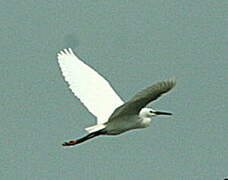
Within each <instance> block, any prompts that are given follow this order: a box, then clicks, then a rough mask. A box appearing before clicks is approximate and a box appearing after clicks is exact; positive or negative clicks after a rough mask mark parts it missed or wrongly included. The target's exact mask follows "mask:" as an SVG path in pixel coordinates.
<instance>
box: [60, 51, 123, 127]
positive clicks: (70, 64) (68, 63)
mask: <svg viewBox="0 0 228 180" xmlns="http://www.w3.org/2000/svg"><path fill="white" fill-rule="evenodd" d="M58 62H59V66H60V68H61V70H62V74H63V76H64V78H65V80H66V81H67V82H68V83H69V88H70V89H71V90H72V92H73V93H74V95H75V96H77V97H78V98H79V99H80V100H81V102H82V103H83V104H84V105H85V106H86V107H87V109H88V110H89V111H90V112H91V113H92V114H94V115H95V116H96V117H97V123H98V124H100V123H104V122H106V121H107V120H108V118H109V116H110V115H111V114H112V112H113V111H114V110H115V109H116V108H117V107H119V106H120V105H122V104H123V103H124V102H123V101H122V100H121V98H120V97H119V96H118V95H117V94H116V92H115V91H114V90H113V89H112V87H111V86H110V84H109V83H108V82H107V81H106V80H105V79H104V78H103V77H102V76H101V75H100V74H98V73H97V72H96V71H95V70H94V69H92V68H91V67H89V66H88V65H86V64H85V63H84V62H82V61H81V60H80V59H79V58H78V57H77V56H76V55H75V54H74V53H73V51H72V50H71V49H64V50H63V51H60V52H59V53H58Z"/></svg>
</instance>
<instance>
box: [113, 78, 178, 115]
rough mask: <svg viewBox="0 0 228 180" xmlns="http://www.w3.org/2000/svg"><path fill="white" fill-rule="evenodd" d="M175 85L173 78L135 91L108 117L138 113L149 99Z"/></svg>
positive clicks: (158, 95) (152, 99)
mask: <svg viewBox="0 0 228 180" xmlns="http://www.w3.org/2000/svg"><path fill="white" fill-rule="evenodd" d="M175 85H176V81H175V79H170V80H166V81H161V82H158V83H156V84H154V85H152V86H150V87H148V88H146V89H144V90H142V91H140V92H139V93H137V94H136V95H135V96H133V98H132V99H130V100H129V101H128V102H126V103H125V104H123V105H122V106H120V107H119V108H117V109H116V110H115V111H114V113H113V114H112V116H111V118H110V119H113V118H114V117H116V116H119V115H124V114H138V113H139V112H140V110H141V109H142V108H144V107H145V106H146V105H147V104H149V103H150V102H151V101H154V100H156V99H157V98H158V97H160V96H161V95H162V94H164V93H167V92H168V91H169V90H171V89H172V88H173V87H174V86H175Z"/></svg>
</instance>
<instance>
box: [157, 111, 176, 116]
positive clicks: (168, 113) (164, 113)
mask: <svg viewBox="0 0 228 180" xmlns="http://www.w3.org/2000/svg"><path fill="white" fill-rule="evenodd" d="M155 114H156V115H169V116H171V115H172V113H170V112H161V111H155Z"/></svg>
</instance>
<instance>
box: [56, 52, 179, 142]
mask: <svg viewBox="0 0 228 180" xmlns="http://www.w3.org/2000/svg"><path fill="white" fill-rule="evenodd" d="M58 62H59V65H60V68H61V70H62V73H63V76H64V77H65V80H66V81H67V82H68V83H69V87H70V89H71V90H72V91H73V93H74V94H75V95H76V96H78V97H79V98H80V100H81V101H82V103H83V104H84V105H85V106H86V107H87V108H88V110H89V111H90V112H92V113H93V114H94V115H95V116H97V124H96V125H94V126H91V127H88V128H86V130H87V131H88V132H89V134H88V135H87V136H84V137H82V138H80V139H77V140H74V141H69V142H66V143H64V144H63V145H64V146H72V145H75V144H79V143H81V142H84V141H86V140H88V139H91V138H93V137H96V136H98V135H118V134H121V133H124V132H126V131H129V130H132V129H138V128H146V127H148V126H149V125H150V122H151V117H152V116H156V115H172V114H171V113H168V112H160V111H155V110H153V109H151V108H147V107H146V105H147V104H149V103H150V102H151V101H153V100H156V99H157V98H158V97H160V96H161V95H162V94H164V93H166V92H168V91H169V90H171V89H172V88H173V87H174V86H175V84H176V82H175V80H166V81H161V82H158V83H156V84H154V85H152V86H150V87H148V88H146V89H144V90H142V91H140V92H139V93H137V94H136V95H135V96H133V97H132V98H131V99H130V100H129V101H127V102H124V101H123V100H122V99H121V98H120V97H119V96H118V95H117V94H116V93H115V91H114V90H113V88H112V87H111V86H110V84H109V83H108V82H107V81H106V80H105V79H104V78H103V77H102V76H101V75H99V74H98V73H97V72H96V71H95V70H94V69H92V68H91V67H89V66H88V65H86V64H85V63H83V62H82V61H81V60H80V59H79V58H78V57H77V56H75V54H74V53H73V51H72V50H71V49H68V50H67V49H64V50H63V51H60V53H59V54H58ZM91 86H92V87H93V88H95V90H93V91H90V87H91Z"/></svg>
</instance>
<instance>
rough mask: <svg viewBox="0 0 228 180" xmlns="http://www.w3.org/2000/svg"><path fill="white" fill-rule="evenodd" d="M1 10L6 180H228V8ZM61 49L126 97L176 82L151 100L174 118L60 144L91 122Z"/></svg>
mask: <svg viewBox="0 0 228 180" xmlns="http://www.w3.org/2000/svg"><path fill="white" fill-rule="evenodd" d="M0 9H1V10H0V21H1V28H0V37H1V41H0V49H1V59H0V72H1V77H0V83H1V101H0V103H1V108H0V113H1V121H0V122H1V124H0V132H1V140H0V148H1V158H0V174H1V178H2V179H4V180H12V179H20V180H26V179H32V180H36V179H37V180H40V179H42V180H43V179H55V180H73V179H82V180H84V179H85V180H90V179H91V180H92V179H99V180H106V179H114V180H115V179H118V180H121V179H132V180H134V179H150V178H154V179H165V180H173V179H180V180H182V179H187V180H188V179H194V180H205V179H210V180H215V179H223V178H224V177H228V158H227V157H228V154H227V149H228V143H227V139H228V134H227V130H228V119H227V106H226V107H225V105H227V99H228V97H227V90H228V85H227V76H228V71H227V67H228V61H227V59H228V50H227V48H228V31H227V29H228V11H227V9H228V1H225V0H217V1H214V0H206V1H199V0H191V1H189V0H183V1H177V0H170V1H161V0H142V1H136V0H132V1H130V0H122V1H116V0H110V1H104V0H101V1H97V0H93V1H89V0H85V1H79V0H78V1H76V0H68V1H55V2H54V1H39V2H38V1H32V0H29V1H28V0H24V1H20V2H19V1H16V0H11V1H4V0H3V1H1V2H0ZM66 47H71V48H73V49H74V51H75V52H76V53H77V54H78V55H79V56H80V57H81V58H82V59H83V60H84V61H85V62H86V63H87V64H89V65H91V66H92V67H94V68H95V69H96V70H97V71H99V72H100V73H101V74H102V75H104V76H105V77H106V79H108V80H109V81H110V82H111V83H112V86H113V87H114V88H115V89H116V91H117V92H118V93H119V94H120V96H121V97H122V98H123V99H125V100H128V99H129V98H130V97H132V96H133V95H134V94H135V93H136V92H138V91H139V90H141V89H142V88H144V87H147V86H149V85H151V84H153V83H154V82H156V81H159V80H164V79H167V78H169V77H172V76H175V77H176V78H177V86H176V88H175V89H174V90H172V91H171V92H170V93H169V94H167V95H166V96H163V97H162V98H161V99H160V100H159V101H157V102H156V103H155V104H153V105H152V107H153V108H154V109H159V110H167V111H171V112H173V113H174V116H173V117H171V118H169V117H158V118H154V121H153V123H152V125H151V126H150V127H149V128H147V129H144V130H135V131H131V132H128V133H125V134H123V135H121V136H116V137H100V138H97V139H93V140H91V141H89V142H87V143H84V144H81V145H79V146H77V147H73V148H63V147H62V146H61V143H62V142H64V141H65V140H70V139H74V138H77V137H80V136H82V135H84V134H85V131H84V130H83V129H84V128H85V127H87V126H90V125H93V123H95V118H94V117H93V116H92V115H91V114H90V113H89V112H88V111H87V110H86V108H84V107H83V106H82V104H81V103H80V102H79V100H78V99H76V98H75V97H74V96H73V94H72V93H71V92H70V91H69V90H68V87H67V84H66V83H65V82H64V81H63V78H62V76H61V73H60V71H59V67H58V65H57V61H56V53H57V52H58V51H59V50H60V49H62V48H66ZM82 78H83V77H82ZM90 88H91V93H92V91H93V90H96V89H95V87H90ZM225 103H226V104H225ZM150 106H151V105H150Z"/></svg>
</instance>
